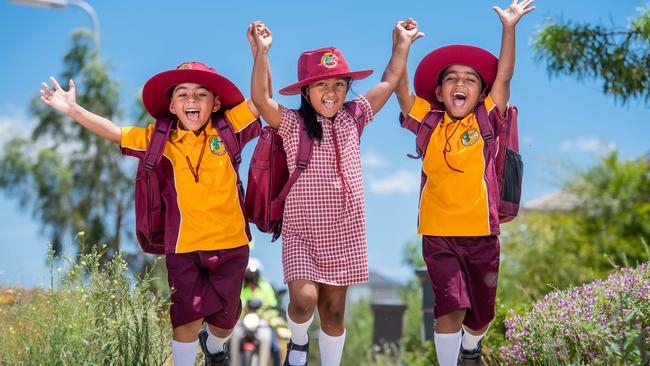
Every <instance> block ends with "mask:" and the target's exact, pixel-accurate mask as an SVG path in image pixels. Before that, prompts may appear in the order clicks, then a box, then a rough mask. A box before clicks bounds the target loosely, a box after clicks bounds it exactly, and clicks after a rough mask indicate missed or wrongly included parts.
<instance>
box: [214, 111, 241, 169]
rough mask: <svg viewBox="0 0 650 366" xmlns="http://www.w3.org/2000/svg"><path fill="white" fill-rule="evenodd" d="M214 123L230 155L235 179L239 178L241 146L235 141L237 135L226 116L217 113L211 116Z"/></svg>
mask: <svg viewBox="0 0 650 366" xmlns="http://www.w3.org/2000/svg"><path fill="white" fill-rule="evenodd" d="M213 121H214V125H215V127H216V128H217V132H218V133H219V136H221V139H222V140H223V143H224V145H225V147H226V151H228V155H230V161H231V162H232V165H233V167H234V168H235V171H236V172H237V179H239V164H240V163H241V148H240V147H239V143H238V142H237V136H235V131H233V129H232V126H231V125H230V123H229V122H228V121H227V120H226V117H225V116H223V115H218V116H216V117H213Z"/></svg>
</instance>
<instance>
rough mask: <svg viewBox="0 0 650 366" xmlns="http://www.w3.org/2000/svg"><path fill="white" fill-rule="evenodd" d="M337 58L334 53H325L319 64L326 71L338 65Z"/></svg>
mask: <svg viewBox="0 0 650 366" xmlns="http://www.w3.org/2000/svg"><path fill="white" fill-rule="evenodd" d="M338 63H339V58H338V57H336V55H335V54H334V52H331V51H330V52H325V53H324V54H323V57H321V58H320V64H321V65H323V66H325V67H326V68H328V69H333V68H335V67H336V65H338Z"/></svg>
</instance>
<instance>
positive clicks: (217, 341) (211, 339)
mask: <svg viewBox="0 0 650 366" xmlns="http://www.w3.org/2000/svg"><path fill="white" fill-rule="evenodd" d="M206 329H207V330H208V339H207V340H206V341H205V345H206V346H207V348H208V352H210V353H211V354H215V353H219V352H221V351H223V345H224V344H225V343H226V342H227V341H228V339H230V336H231V335H232V333H230V334H229V335H228V336H227V337H226V338H219V337H217V336H216V335H214V334H212V332H210V327H206Z"/></svg>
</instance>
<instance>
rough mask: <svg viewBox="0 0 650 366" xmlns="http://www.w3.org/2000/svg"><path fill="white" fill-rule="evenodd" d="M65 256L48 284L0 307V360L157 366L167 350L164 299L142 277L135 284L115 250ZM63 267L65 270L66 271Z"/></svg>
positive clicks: (15, 362)
mask: <svg viewBox="0 0 650 366" xmlns="http://www.w3.org/2000/svg"><path fill="white" fill-rule="evenodd" d="M101 259H102V254H101V252H100V251H99V250H92V251H91V253H89V254H83V255H80V256H79V257H78V258H77V260H76V261H73V260H70V259H66V258H64V259H63V260H62V261H61V262H60V263H61V264H64V267H63V268H61V267H60V268H57V269H56V270H55V269H54V265H55V262H54V258H53V255H52V254H51V255H50V258H49V261H50V266H51V288H50V289H49V290H47V291H40V290H37V291H33V292H29V293H24V294H23V295H19V296H18V297H17V300H16V302H15V303H14V304H13V305H6V306H2V307H0V364H2V365H62V366H63V365H161V364H163V363H164V362H165V359H166V358H167V357H168V355H169V342H170V339H169V337H170V335H171V326H170V324H169V321H168V320H167V315H166V312H165V311H166V309H167V307H168V301H167V300H166V299H161V298H158V297H156V296H155V295H154V294H153V293H152V292H151V291H149V289H148V287H149V286H150V284H149V281H150V279H149V278H148V276H147V275H144V276H143V277H142V278H141V279H140V280H139V281H137V283H136V284H135V285H132V279H131V278H130V277H129V276H128V274H127V264H126V262H125V261H124V260H123V259H122V257H121V256H120V254H119V253H118V254H116V255H115V256H114V257H113V258H112V259H110V260H109V261H108V262H107V263H104V264H102V263H101ZM66 267H67V268H66Z"/></svg>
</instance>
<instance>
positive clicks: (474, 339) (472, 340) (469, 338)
mask: <svg viewBox="0 0 650 366" xmlns="http://www.w3.org/2000/svg"><path fill="white" fill-rule="evenodd" d="M463 330H465V332H464V333H463V349H464V350H466V351H471V350H475V349H476V348H477V347H478V342H479V341H480V340H481V339H483V337H485V334H486V333H487V330H486V331H485V332H483V334H481V335H477V336H475V335H472V334H470V333H469V332H468V331H467V328H465V326H463Z"/></svg>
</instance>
